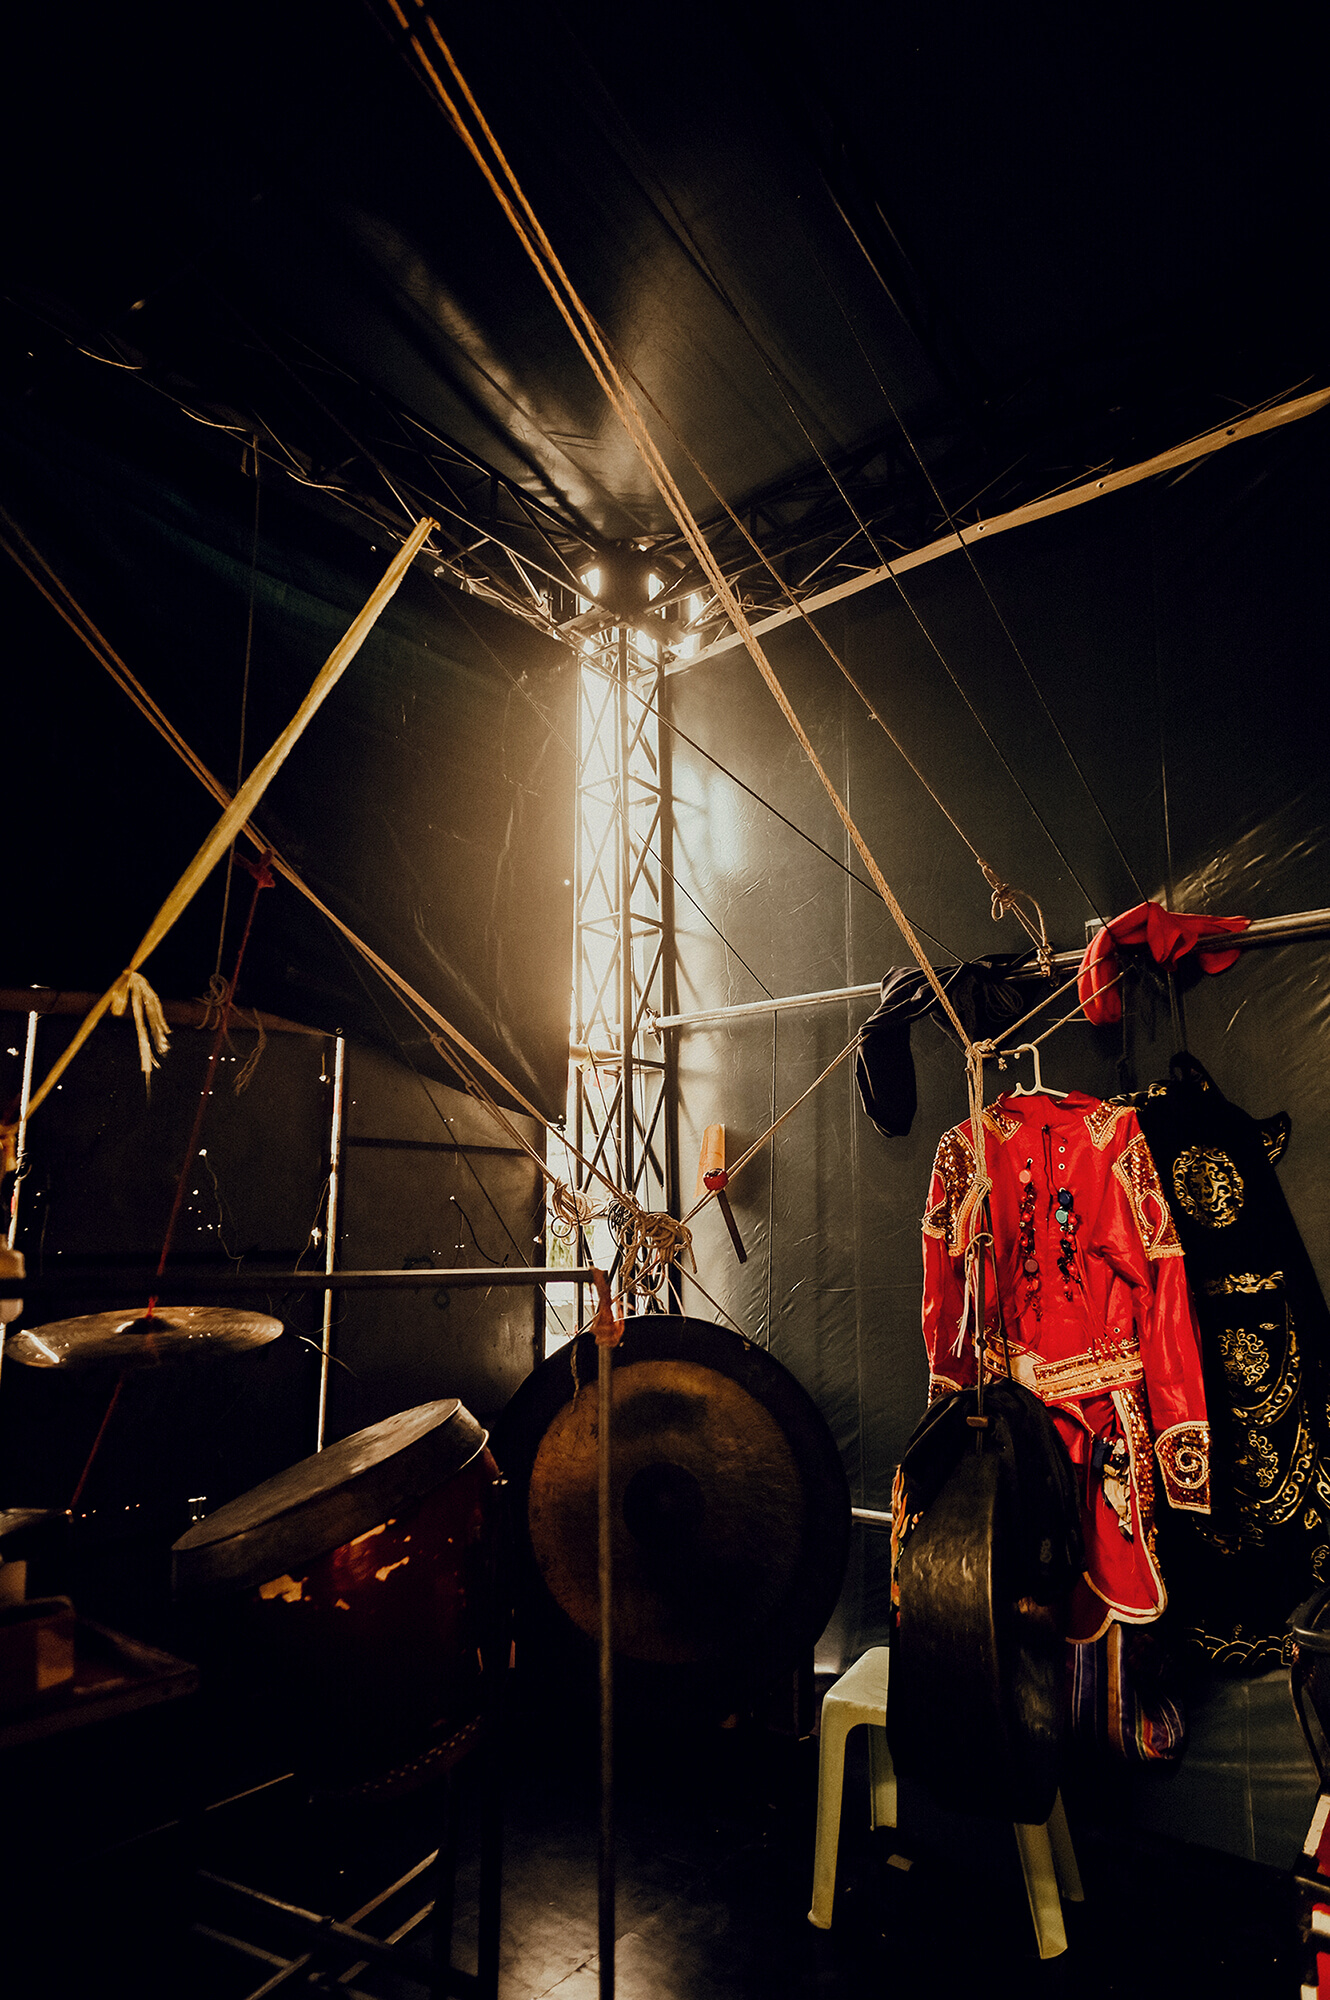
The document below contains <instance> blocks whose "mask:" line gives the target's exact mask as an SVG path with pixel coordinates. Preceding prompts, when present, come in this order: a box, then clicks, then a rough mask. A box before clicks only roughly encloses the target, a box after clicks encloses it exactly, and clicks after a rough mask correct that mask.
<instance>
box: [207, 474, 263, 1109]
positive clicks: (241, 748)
mask: <svg viewBox="0 0 1330 2000" xmlns="http://www.w3.org/2000/svg"><path fill="white" fill-rule="evenodd" d="M248 455H249V454H248V449H246V450H245V451H244V452H242V453H241V465H240V470H241V472H242V474H243V472H244V470H245V466H244V461H245V459H246V458H247V457H248ZM262 491H263V488H262V486H261V484H260V481H259V441H258V438H257V437H256V438H255V439H254V533H253V535H252V537H251V539H250V545H249V611H248V615H247V616H246V619H245V664H244V670H243V672H242V673H241V676H240V741H239V745H238V746H237V749H236V790H237V791H239V789H240V782H241V779H242V778H243V777H244V775H245V722H246V719H247V717H248V714H249V667H250V661H251V659H252V657H253V652H254V598H255V593H256V588H257V585H258V576H259V498H260V495H261V493H262ZM235 861H236V846H235V842H234V841H232V842H231V845H230V847H229V849H228V850H227V855H226V883H225V886H224V888H223V890H222V920H221V923H220V924H219V925H218V926H217V963H216V965H215V966H214V967H213V978H214V979H217V978H218V977H219V976H220V974H221V970H222V947H223V945H224V944H225V942H226V914H227V911H228V910H229V909H230V907H231V877H232V875H233V874H234V873H235ZM245 1068H246V1069H247V1070H249V1072H250V1075H251V1076H252V1075H253V1068H252V1066H251V1064H250V1063H248V1062H247V1063H246V1064H245ZM242 1074H243V1072H242ZM245 1081H246V1082H248V1081H249V1078H248V1077H246V1079H245ZM240 1088H243V1086H238V1087H237V1095H239V1090H240Z"/></svg>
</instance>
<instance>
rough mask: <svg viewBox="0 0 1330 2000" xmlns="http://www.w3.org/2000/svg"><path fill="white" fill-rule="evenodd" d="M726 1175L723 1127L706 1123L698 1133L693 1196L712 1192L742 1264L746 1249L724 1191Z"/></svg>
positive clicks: (698, 1196) (745, 1258)
mask: <svg viewBox="0 0 1330 2000" xmlns="http://www.w3.org/2000/svg"><path fill="white" fill-rule="evenodd" d="M729 1178H730V1177H729V1175H728V1174H727V1173H726V1171H725V1127H724V1126H723V1125H708V1126H707V1129H706V1131H705V1132H704V1133H703V1135H702V1158H701V1160H700V1161H699V1163H698V1169H697V1198H698V1200H699V1201H700V1200H701V1198H702V1195H703V1193H707V1194H714V1195H715V1197H716V1206H717V1207H718V1208H719V1210H720V1212H721V1214H722V1215H723V1216H724V1218H725V1227H726V1228H727V1229H728V1230H729V1232H730V1241H731V1243H733V1245H734V1254H735V1256H736V1257H737V1258H738V1259H739V1262H740V1263H741V1264H746V1263H747V1262H748V1252H747V1251H746V1250H745V1249H744V1245H743V1238H742V1236H740V1234H739V1225H738V1223H737V1222H736V1221H735V1219H734V1210H733V1209H732V1208H731V1207H730V1198H729V1196H728V1195H727V1194H726V1192H725V1189H726V1186H727V1184H728V1182H729Z"/></svg>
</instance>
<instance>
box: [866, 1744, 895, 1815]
mask: <svg viewBox="0 0 1330 2000" xmlns="http://www.w3.org/2000/svg"><path fill="white" fill-rule="evenodd" d="M868 1797H869V1822H868V1823H869V1825H870V1826H871V1827H872V1829H873V1831H874V1832H875V1833H876V1831H877V1829H878V1828H879V1827H880V1826H895V1824H896V1766H895V1765H894V1764H893V1763H892V1761H891V1751H890V1749H889V1747H888V1744H887V1732H886V1728H885V1726H884V1725H883V1724H882V1723H880V1722H870V1723H869V1725H868Z"/></svg>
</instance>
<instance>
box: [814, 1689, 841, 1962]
mask: <svg viewBox="0 0 1330 2000" xmlns="http://www.w3.org/2000/svg"><path fill="white" fill-rule="evenodd" d="M851 1727H852V1724H851V1722H850V1719H849V1717H848V1716H847V1715H846V1713H845V1711H844V1710H843V1709H842V1708H841V1707H840V1706H839V1704H838V1703H836V1702H831V1701H824V1702H823V1704H822V1735H821V1741H820V1743H819V1746H818V1757H817V1846H816V1848H815V1850H814V1854H813V1907H812V1908H811V1909H810V1910H809V1912H808V1921H809V1923H810V1924H816V1925H817V1928H818V1929H819V1930H820V1931H829V1930H830V1929H831V1911H832V1906H833V1904H834V1903H835V1900H836V1851H837V1849H838V1847H839V1846H840V1802H841V1792H842V1789H843V1787H844V1784H845V1739H846V1737H847V1736H848V1735H849V1733H850V1729H851Z"/></svg>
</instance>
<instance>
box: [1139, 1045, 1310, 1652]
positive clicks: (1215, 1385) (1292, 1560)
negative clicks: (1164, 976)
mask: <svg viewBox="0 0 1330 2000" xmlns="http://www.w3.org/2000/svg"><path fill="white" fill-rule="evenodd" d="M1169 1070H1170V1073H1169V1076H1168V1079H1167V1080H1166V1081H1164V1082H1160V1083H1155V1084H1151V1085H1150V1087H1149V1089H1148V1090H1145V1091H1142V1092H1140V1093H1139V1094H1138V1095H1136V1096H1135V1097H1132V1098H1130V1099H1129V1100H1128V1102H1130V1103H1131V1104H1132V1106H1133V1107H1134V1109H1135V1111H1136V1114H1137V1116H1138V1118H1139V1120H1140V1124H1141V1129H1142V1130H1143V1132H1144V1133H1145V1137H1146V1142H1147V1144H1148V1145H1149V1147H1150V1151H1151V1153H1152V1155H1153V1157H1154V1161H1155V1165H1156V1167H1157V1169H1158V1173H1159V1179H1160V1181H1161V1183H1162V1184H1163V1188H1164V1192H1165V1194H1166V1195H1167V1197H1168V1201H1169V1205H1170V1207H1171V1209H1172V1211H1173V1218H1174V1221H1175V1223H1176V1225H1177V1231H1178V1237H1179V1240H1180V1241H1181V1244H1182V1250H1183V1257H1184V1259H1185V1265H1186V1271H1187V1278H1188V1281H1189V1283H1190V1286H1191V1290H1192V1296H1193V1300H1194V1302H1195V1306H1196V1317H1197V1322H1198V1325H1199V1327H1200V1332H1201V1355H1202V1363H1203V1367H1204V1371H1205V1392H1206V1404H1207V1409H1208V1412H1209V1419H1210V1429H1211V1514H1210V1518H1209V1519H1208V1520H1203V1519H1201V1518H1200V1517H1199V1516H1184V1515H1178V1516H1172V1517H1170V1518H1168V1519H1167V1520H1163V1519H1161V1521H1160V1557H1161V1560H1162V1564H1163V1568H1164V1575H1165V1579H1166V1582H1167V1586H1168V1592H1169V1601H1170V1609H1171V1613H1172V1616H1173V1619H1174V1620H1175V1622H1176V1625H1177V1627H1178V1628H1179V1630H1180V1635H1181V1636H1182V1637H1183V1638H1184V1639H1185V1641H1186V1642H1187V1644H1188V1645H1189V1646H1191V1647H1193V1648H1196V1649H1198V1650H1199V1652H1200V1653H1201V1654H1203V1655H1204V1656H1205V1657H1207V1658H1208V1659H1209V1660H1210V1661H1211V1662H1212V1663H1213V1665H1215V1666H1216V1667H1219V1668H1221V1669H1223V1670H1224V1671H1227V1672H1231V1673H1258V1672H1262V1671H1264V1670H1266V1669H1268V1668H1270V1667H1272V1666H1275V1665H1277V1664H1278V1663H1279V1661H1280V1659H1281V1657H1282V1652H1283V1646H1284V1641H1285V1622H1286V1620H1287V1618H1288V1615H1289V1613H1290V1611H1291V1610H1292V1609H1293V1608H1294V1606H1295V1605H1297V1604H1298V1603H1300V1602H1301V1601H1302V1599H1303V1598H1305V1597H1306V1596H1307V1595H1308V1594H1309V1592H1310V1591H1311V1590H1312V1589H1313V1587H1314V1586H1315V1585H1316V1584H1317V1583H1321V1582H1330V1424H1328V1423H1327V1410H1326V1396H1327V1390H1328V1389H1330V1313H1328V1312H1327V1310H1326V1304H1325V1300H1324V1299H1323V1297H1322V1296H1321V1290H1320V1286H1319V1285H1318V1283H1317V1279H1316V1273H1315V1270H1314V1268H1313V1266H1312V1262H1311V1259H1310V1257H1309V1256H1308V1255H1307V1251H1306V1248H1305V1246H1304V1244H1303V1241H1302V1238H1301V1236H1300V1235H1299V1234H1298V1227H1297V1224H1296V1222H1295V1221H1294V1219H1293V1216H1292V1214H1291V1213H1290V1211H1289V1206H1288V1203H1287V1201H1286V1200H1285V1198H1284V1192H1283V1189H1282V1188H1281V1187H1280V1185H1279V1180H1278V1177H1277V1175H1276V1173H1275V1162H1276V1161H1277V1160H1278V1159H1279V1157H1280V1155H1281V1153H1282V1152H1283V1150H1284V1147H1285V1145H1286V1144H1287V1142H1288V1134H1289V1119H1288V1117H1287V1115H1286V1114H1284V1113H1281V1114H1279V1115H1278V1116H1277V1117H1273V1118H1267V1119H1261V1120H1258V1119H1255V1118H1252V1117H1250V1116H1248V1114H1247V1113H1246V1112H1245V1111H1242V1110H1240V1109H1239V1108H1238V1106H1237V1105H1235V1104H1232V1103H1230V1102H1229V1100H1228V1099H1227V1098H1226V1097H1225V1096H1224V1095H1223V1093H1222V1092H1221V1091H1220V1090H1219V1088H1218V1086H1217V1085H1216V1084H1215V1082H1214V1080H1213V1078H1211V1077H1210V1076H1209V1075H1208V1074H1207V1072H1206V1071H1205V1070H1204V1069H1203V1068H1202V1066H1201V1064H1200V1063H1198V1062H1197V1061H1196V1060H1195V1058H1194V1057H1193V1056H1190V1055H1175V1056H1174V1057H1173V1060H1172V1062H1171V1064H1170V1066H1169Z"/></svg>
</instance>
